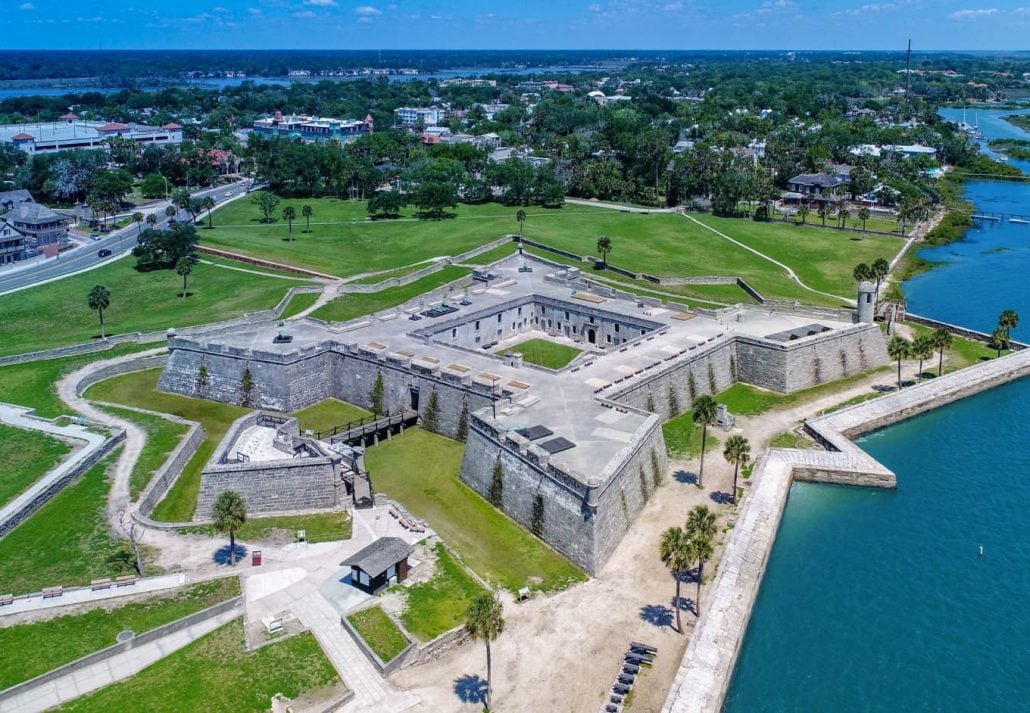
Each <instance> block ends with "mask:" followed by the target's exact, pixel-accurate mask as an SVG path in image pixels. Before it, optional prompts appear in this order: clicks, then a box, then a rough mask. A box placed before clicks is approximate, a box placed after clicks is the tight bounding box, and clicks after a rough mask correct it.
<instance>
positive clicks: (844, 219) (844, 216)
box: [837, 206, 851, 230]
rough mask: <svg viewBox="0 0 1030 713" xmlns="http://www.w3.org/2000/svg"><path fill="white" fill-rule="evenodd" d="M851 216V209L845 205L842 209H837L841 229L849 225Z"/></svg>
mask: <svg viewBox="0 0 1030 713" xmlns="http://www.w3.org/2000/svg"><path fill="white" fill-rule="evenodd" d="M850 217H851V211H849V210H848V209H847V208H845V207H844V206H841V207H840V210H838V211H837V220H839V221H840V229H841V230H844V228H846V227H848V218H850Z"/></svg>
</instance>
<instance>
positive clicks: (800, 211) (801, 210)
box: [798, 203, 811, 225]
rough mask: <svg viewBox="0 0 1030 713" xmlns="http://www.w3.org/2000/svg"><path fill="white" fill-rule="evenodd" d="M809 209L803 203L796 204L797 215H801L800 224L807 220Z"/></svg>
mask: <svg viewBox="0 0 1030 713" xmlns="http://www.w3.org/2000/svg"><path fill="white" fill-rule="evenodd" d="M810 210H811V209H810V208H809V207H808V205H807V204H805V203H802V204H801V205H799V206H798V216H800V217H801V224H802V225H804V224H805V223H807V222H808V212H809V211H810Z"/></svg>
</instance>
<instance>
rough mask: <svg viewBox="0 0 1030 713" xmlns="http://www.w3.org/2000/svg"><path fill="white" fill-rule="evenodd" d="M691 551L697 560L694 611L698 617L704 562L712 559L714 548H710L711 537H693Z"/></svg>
mask: <svg viewBox="0 0 1030 713" xmlns="http://www.w3.org/2000/svg"><path fill="white" fill-rule="evenodd" d="M691 549H693V551H694V559H696V560H697V596H696V597H695V602H694V611H696V612H697V615H698V616H699V617H700V616H701V583H702V582H704V579H705V562H707V561H708V560H710V559H711V558H712V552H713V550H714V549H715V548H714V547H713V546H712V538H711V537H695V538H694V540H693V542H692V543H691Z"/></svg>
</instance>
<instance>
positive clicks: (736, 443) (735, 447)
mask: <svg viewBox="0 0 1030 713" xmlns="http://www.w3.org/2000/svg"><path fill="white" fill-rule="evenodd" d="M722 455H723V457H724V458H725V459H726V460H727V461H728V462H730V463H732V464H733V503H734V504H736V502H737V475H738V474H739V473H740V466H742V465H745V464H746V463H747V462H748V460H750V459H751V444H750V443H748V442H747V439H746V438H744V437H743V436H730V437H729V439H728V440H727V441H726V447H725V448H723V451H722Z"/></svg>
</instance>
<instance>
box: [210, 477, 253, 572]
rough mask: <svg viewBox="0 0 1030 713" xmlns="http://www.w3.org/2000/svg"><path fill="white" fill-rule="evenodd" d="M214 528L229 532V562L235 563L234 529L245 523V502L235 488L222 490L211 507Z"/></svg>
mask: <svg viewBox="0 0 1030 713" xmlns="http://www.w3.org/2000/svg"><path fill="white" fill-rule="evenodd" d="M211 517H212V519H214V521H215V529H216V530H218V531H219V532H227V533H229V564H230V565H235V564H236V531H237V530H239V529H240V528H241V527H243V526H244V525H245V524H247V502H246V501H245V500H244V499H243V496H242V495H240V494H239V493H237V492H236V491H235V490H223V491H222V493H221V494H220V495H219V496H218V499H217V500H215V505H214V507H213V508H211Z"/></svg>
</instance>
